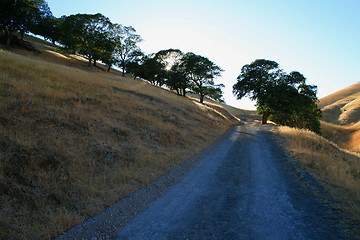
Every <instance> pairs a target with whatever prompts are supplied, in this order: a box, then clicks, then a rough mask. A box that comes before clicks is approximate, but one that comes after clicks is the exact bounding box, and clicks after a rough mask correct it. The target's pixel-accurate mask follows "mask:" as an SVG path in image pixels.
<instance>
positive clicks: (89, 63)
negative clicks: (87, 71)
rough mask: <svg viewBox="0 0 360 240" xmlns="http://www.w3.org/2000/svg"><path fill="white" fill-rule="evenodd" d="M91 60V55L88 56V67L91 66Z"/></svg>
mask: <svg viewBox="0 0 360 240" xmlns="http://www.w3.org/2000/svg"><path fill="white" fill-rule="evenodd" d="M91 62H92V59H91V57H89V62H88V65H89V67H91Z"/></svg>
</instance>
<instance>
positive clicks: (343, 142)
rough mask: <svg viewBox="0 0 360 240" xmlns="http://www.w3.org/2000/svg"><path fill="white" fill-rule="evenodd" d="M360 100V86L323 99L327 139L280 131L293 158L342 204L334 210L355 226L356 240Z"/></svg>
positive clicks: (359, 191)
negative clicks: (346, 217)
mask: <svg viewBox="0 0 360 240" xmlns="http://www.w3.org/2000/svg"><path fill="white" fill-rule="evenodd" d="M359 99H360V83H357V84H354V85H352V86H350V87H348V88H345V89H343V90H340V91H338V92H336V93H334V94H331V95H329V96H327V97H325V98H322V99H320V102H319V107H320V108H322V111H323V121H322V122H321V128H322V134H323V136H324V137H321V136H318V135H316V134H315V133H313V132H310V131H306V130H299V129H294V128H289V127H279V128H278V129H277V130H276V131H277V132H278V133H280V134H281V135H282V136H284V137H285V145H286V148H287V149H288V150H289V151H290V152H291V153H292V155H293V156H294V157H295V158H296V159H297V160H298V161H299V163H301V164H302V165H303V166H304V167H305V169H306V170H307V171H308V172H309V173H310V174H311V175H312V176H313V177H314V178H315V179H316V180H317V181H318V182H319V183H320V184H322V186H324V187H325V189H326V190H327V192H328V193H329V194H330V195H331V196H333V197H334V199H335V200H336V201H338V203H339V204H338V205H334V206H333V207H334V209H335V210H337V211H339V212H340V213H341V214H344V215H345V216H348V217H349V218H348V219H347V220H346V223H347V224H348V226H351V225H352V224H353V225H354V228H353V229H351V228H350V229H348V230H349V231H350V232H351V233H352V234H353V235H354V236H355V238H360V230H359V229H358V226H360V155H359V153H360V122H359V119H360V115H359V114H360V102H359ZM345 149H347V150H345ZM348 150H350V151H348ZM356 152H357V153H356Z"/></svg>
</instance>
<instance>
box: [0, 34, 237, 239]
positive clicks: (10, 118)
mask: <svg viewBox="0 0 360 240" xmlns="http://www.w3.org/2000/svg"><path fill="white" fill-rule="evenodd" d="M36 41H37V42H36V43H37V44H41V41H40V40H36ZM39 48H40V47H39ZM54 48H55V46H53V45H51V44H47V43H46V45H42V47H41V48H40V49H41V50H42V53H41V54H37V53H30V52H24V51H18V50H15V52H8V51H4V50H1V49H0V69H1V71H0V96H1V102H0V157H1V162H0V208H1V209H3V210H4V211H1V213H0V214H1V215H0V219H1V222H0V225H1V231H0V239H40V238H41V239H50V238H52V237H54V236H56V235H57V234H59V233H61V232H63V231H65V230H67V229H68V228H70V227H72V226H74V225H76V224H78V223H81V222H82V221H84V220H85V219H87V218H89V217H90V216H92V215H94V214H96V213H98V212H100V211H101V210H103V209H104V208H106V207H107V206H109V205H112V204H113V203H115V202H116V201H118V200H119V199H121V198H122V197H124V196H127V195H129V194H130V193H132V192H134V191H135V190H137V189H138V188H140V187H143V186H145V185H146V184H148V183H150V182H151V181H153V180H154V179H156V178H157V177H158V176H160V175H162V174H164V173H165V172H167V171H169V169H171V168H173V167H174V166H175V165H177V164H179V163H181V162H183V161H184V160H186V159H188V158H189V157H191V156H193V155H194V154H196V153H198V152H200V151H201V150H202V149H204V148H205V147H207V146H208V145H209V144H211V143H212V142H214V141H215V140H216V139H217V138H218V137H219V136H221V135H222V134H223V133H224V132H225V131H226V129H227V128H228V127H229V126H230V125H231V124H233V123H235V122H237V120H236V119H235V118H234V117H232V115H231V114H226V113H227V112H226V111H225V110H224V109H223V108H222V107H221V106H220V105H216V104H215V105H216V106H215V105H214V106H213V107H211V106H210V107H209V106H206V105H201V104H198V103H197V102H194V101H192V100H191V99H189V98H184V97H179V96H177V95H176V94H174V93H172V92H170V91H167V90H164V89H161V88H158V87H155V86H152V85H150V84H148V83H146V82H144V81H142V80H134V79H132V78H129V77H125V78H123V77H121V76H120V74H119V73H117V72H116V71H111V72H110V73H108V72H105V71H102V70H100V69H98V68H93V67H92V68H90V67H88V66H87V63H86V61H83V60H82V58H81V57H79V56H76V55H68V54H61V53H58V52H55V51H54ZM19 53H21V54H19Z"/></svg>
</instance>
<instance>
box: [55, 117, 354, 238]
mask: <svg viewBox="0 0 360 240" xmlns="http://www.w3.org/2000/svg"><path fill="white" fill-rule="evenodd" d="M195 163H196V164H195ZM192 165H195V166H192ZM299 168H300V167H299V166H298V165H297V164H296V163H295V162H294V161H292V160H290V158H289V156H288V155H287V154H286V152H285V151H284V150H283V149H282V147H280V145H279V144H278V143H277V141H275V140H274V134H273V133H271V132H269V131H266V130H264V128H263V127H262V126H260V125H257V124H255V123H251V124H245V125H241V126H237V127H235V128H233V129H232V130H231V131H230V132H229V133H228V134H227V135H226V136H225V137H224V138H223V139H222V140H221V141H220V142H219V143H218V144H216V145H215V146H214V147H213V148H211V149H208V151H207V152H206V154H205V155H204V156H202V158H201V160H200V161H198V162H196V161H190V162H188V163H185V164H184V165H183V166H179V167H178V168H177V169H175V170H174V171H173V172H170V173H169V174H168V175H165V176H163V177H161V178H159V179H158V180H157V181H156V182H155V183H154V184H155V185H154V184H152V186H149V187H148V188H145V189H142V190H140V191H139V192H138V193H135V194H134V195H132V196H130V197H129V198H127V199H124V200H122V201H120V202H119V203H118V204H117V205H114V206H113V207H111V208H109V209H108V210H107V211H105V212H104V213H102V214H99V216H96V217H95V218H93V219H90V220H89V221H88V222H85V223H84V224H83V225H80V226H77V227H75V228H74V229H72V230H71V231H69V232H68V233H65V234H64V235H61V236H59V237H58V239H109V238H112V239H118V240H119V239H134V240H142V239H144V240H145V239H154V240H155V239H156V240H161V239H350V238H349V237H348V236H347V235H346V233H345V231H343V230H342V228H341V225H340V224H339V219H338V216H336V215H335V214H333V213H332V211H331V208H330V207H329V206H328V204H327V203H326V201H324V200H320V198H321V199H324V198H326V194H324V193H323V190H322V189H321V187H320V186H318V185H317V184H316V182H315V181H314V180H312V179H311V177H309V176H308V175H307V174H306V173H304V171H299ZM324 196H325V197H324Z"/></svg>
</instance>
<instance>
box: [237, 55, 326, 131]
mask: <svg viewBox="0 0 360 240" xmlns="http://www.w3.org/2000/svg"><path fill="white" fill-rule="evenodd" d="M237 80H238V81H237V83H236V84H235V85H234V86H233V92H234V94H235V95H236V96H237V98H238V99H241V98H242V97H244V96H249V97H250V98H251V99H252V100H256V103H257V111H258V113H260V114H263V121H262V122H263V123H266V122H267V119H268V118H269V117H270V119H271V120H272V121H274V122H276V123H278V124H281V125H287V126H292V127H298V128H306V129H310V130H312V131H314V132H317V133H320V119H321V111H320V110H319V109H318V107H317V105H316V101H317V97H316V92H317V87H316V86H313V85H307V84H306V78H305V77H304V76H303V75H302V74H301V73H299V72H296V71H294V72H291V73H290V74H286V73H285V72H283V71H282V70H281V69H280V68H279V64H278V63H276V62H274V61H269V60H265V59H258V60H255V61H254V62H253V63H251V64H247V65H245V66H244V67H243V68H242V69H241V74H240V75H239V77H238V78H237Z"/></svg>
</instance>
